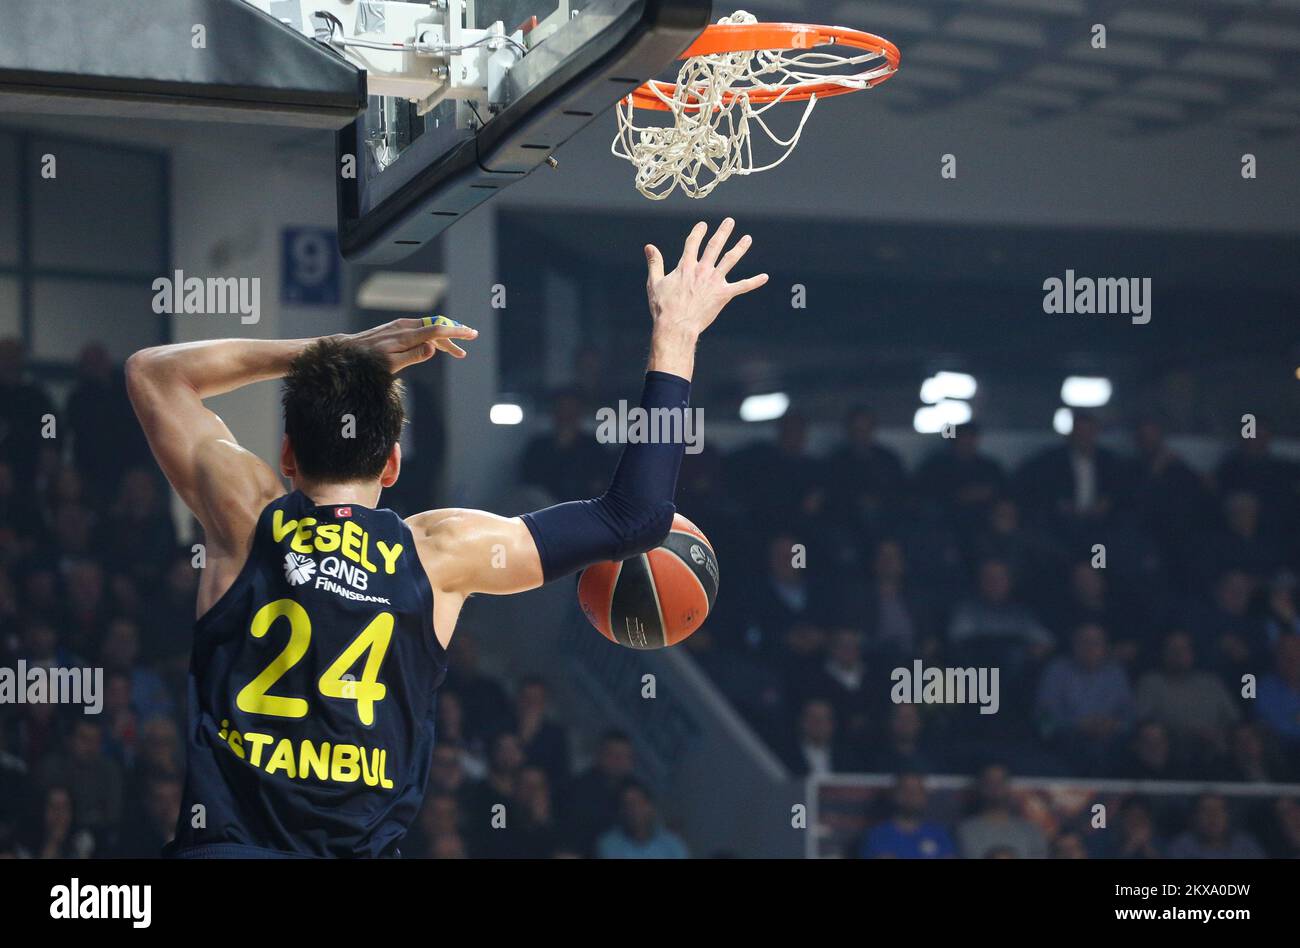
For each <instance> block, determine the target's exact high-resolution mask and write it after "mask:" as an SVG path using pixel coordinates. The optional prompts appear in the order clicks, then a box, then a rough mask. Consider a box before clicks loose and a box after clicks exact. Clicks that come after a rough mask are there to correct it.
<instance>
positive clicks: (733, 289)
mask: <svg viewBox="0 0 1300 948" xmlns="http://www.w3.org/2000/svg"><path fill="white" fill-rule="evenodd" d="M766 283H767V274H766V273H760V274H759V275H758V276H752V277H750V278H749V279H748V280H738V281H736V282H735V283H728V284H727V288H728V290H729V291H730V293H731V296H732V297H733V298H734V297H737V296H744V295H745V294H746V293H749V292H750V291H752V290H756V289H758V288H759V287H760V286H763V285H764V284H766Z"/></svg>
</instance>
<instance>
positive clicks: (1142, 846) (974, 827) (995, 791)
mask: <svg viewBox="0 0 1300 948" xmlns="http://www.w3.org/2000/svg"><path fill="white" fill-rule="evenodd" d="M1179 789H1180V790H1181V789H1182V788H1179ZM933 795H934V794H933V793H932V792H931V791H929V790H927V787H926V784H925V780H924V777H923V776H922V775H921V774H919V773H915V772H903V773H900V774H898V775H897V776H896V777H895V778H894V782H893V785H892V786H891V787H890V789H889V792H888V793H887V794H884V795H883V796H881V797H880V799H879V800H878V801H877V802H876V805H875V806H874V807H872V810H873V812H871V813H870V818H869V821H868V822H869V828H868V829H867V830H866V832H864V833H862V834H860V835H859V836H858V837H857V838H856V839H854V840H853V841H852V842H851V844H850V845H849V846H848V847H847V851H844V852H842V853H841V855H845V856H855V855H856V856H859V857H861V858H863V859H951V858H965V859H1046V858H1053V859H1095V858H1101V859H1262V858H1266V857H1271V858H1275V859H1297V858H1300V800H1297V799H1296V798H1295V797H1294V796H1269V795H1252V796H1228V795H1225V794H1222V793H1214V792H1202V793H1199V794H1196V795H1194V796H1188V795H1187V794H1186V793H1185V792H1180V793H1174V794H1167V795H1166V794H1155V793H1152V794H1146V795H1142V794H1126V795H1123V796H1120V797H1118V798H1117V799H1114V800H1112V801H1111V802H1110V803H1109V804H1102V807H1103V810H1101V811H1098V810H1097V808H1096V807H1097V804H1095V803H1094V804H1091V805H1089V806H1087V807H1084V808H1082V809H1081V811H1080V812H1079V813H1077V814H1076V815H1074V816H1071V817H1067V818H1065V819H1056V818H1054V815H1046V816H1045V815H1044V814H1043V813H1041V812H1040V810H1041V807H1035V806H1032V805H1028V804H1027V801H1028V800H1030V799H1032V795H1029V794H1020V793H1017V792H1016V791H1015V790H1014V789H1013V785H1012V782H1011V779H1010V774H1009V772H1008V770H1007V768H1006V767H1005V766H1004V765H1002V764H1000V763H988V764H984V765H983V766H981V767H980V768H979V770H978V772H977V773H976V775H975V779H974V781H973V785H972V786H971V788H970V790H969V791H968V792H966V793H964V794H962V795H961V797H962V799H961V801H960V802H961V804H962V805H961V806H960V807H959V808H958V811H957V813H956V814H955V815H954V816H952V817H951V818H947V819H945V818H939V817H936V816H935V815H934V811H935V810H936V806H935V805H934V801H933V800H932V799H931V797H932V796H933ZM1095 796H1106V795H1105V794H1096V795H1095ZM1094 798H1095V797H1094ZM1090 799H1093V798H1090ZM1040 802H1041V801H1040ZM938 809H942V808H938Z"/></svg>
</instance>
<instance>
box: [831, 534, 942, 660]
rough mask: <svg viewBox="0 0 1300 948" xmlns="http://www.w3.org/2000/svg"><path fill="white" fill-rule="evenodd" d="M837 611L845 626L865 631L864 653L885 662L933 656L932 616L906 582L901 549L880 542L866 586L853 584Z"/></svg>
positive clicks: (893, 542)
mask: <svg viewBox="0 0 1300 948" xmlns="http://www.w3.org/2000/svg"><path fill="white" fill-rule="evenodd" d="M846 598H847V602H846V605H845V606H844V607H842V608H841V610H840V617H841V620H842V621H843V622H844V623H845V624H850V623H853V622H862V623H864V625H865V627H866V636H867V643H868V645H867V648H868V653H869V654H870V655H871V656H872V657H873V658H878V659H880V660H881V661H885V662H895V661H898V660H901V659H903V658H904V657H908V656H916V655H918V654H930V653H933V651H934V649H935V645H936V643H935V642H934V641H933V635H934V626H933V616H932V613H931V610H930V608H929V606H928V605H927V602H926V599H927V597H926V596H922V595H918V594H917V592H916V590H915V589H914V588H913V587H912V584H911V583H910V582H909V581H908V578H907V558H906V555H905V554H904V552H903V545H902V544H901V543H900V542H899V541H897V540H895V539H892V538H887V539H883V540H881V541H880V542H879V543H878V544H877V545H876V549H875V555H874V556H873V557H872V562H871V576H870V579H869V580H868V581H867V582H866V583H854V584H853V585H852V587H851V588H850V590H849V592H848V596H847V597H846Z"/></svg>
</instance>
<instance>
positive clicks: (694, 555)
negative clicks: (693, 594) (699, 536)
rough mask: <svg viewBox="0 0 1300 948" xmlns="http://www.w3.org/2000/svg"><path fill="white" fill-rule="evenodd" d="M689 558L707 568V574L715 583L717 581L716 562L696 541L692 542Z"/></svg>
mask: <svg viewBox="0 0 1300 948" xmlns="http://www.w3.org/2000/svg"><path fill="white" fill-rule="evenodd" d="M691 559H692V560H694V561H695V562H696V563H697V564H698V565H700V566H703V567H704V568H705V569H706V570H708V571H709V575H710V576H712V577H713V581H714V582H715V583H716V582H717V581H718V564H717V563H715V562H714V561H713V557H711V556H709V554H708V553H705V552H704V547H702V546H700V545H699V544H698V543H692V544H691Z"/></svg>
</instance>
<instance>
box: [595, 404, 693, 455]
mask: <svg viewBox="0 0 1300 948" xmlns="http://www.w3.org/2000/svg"><path fill="white" fill-rule="evenodd" d="M596 440H597V441H599V442H600V443H601V444H685V445H686V453H687V454H699V453H700V452H701V451H703V450H704V410H703V409H701V408H651V409H648V410H647V409H645V408H642V407H641V406H640V405H636V406H633V407H628V403H627V399H620V400H619V403H618V408H617V409H615V408H608V407H606V408H601V409H599V410H598V411H597V412H596Z"/></svg>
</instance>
